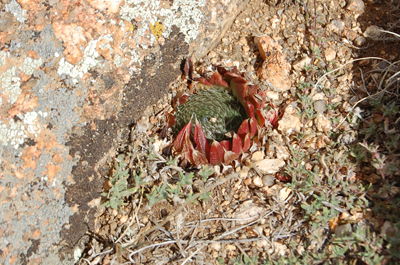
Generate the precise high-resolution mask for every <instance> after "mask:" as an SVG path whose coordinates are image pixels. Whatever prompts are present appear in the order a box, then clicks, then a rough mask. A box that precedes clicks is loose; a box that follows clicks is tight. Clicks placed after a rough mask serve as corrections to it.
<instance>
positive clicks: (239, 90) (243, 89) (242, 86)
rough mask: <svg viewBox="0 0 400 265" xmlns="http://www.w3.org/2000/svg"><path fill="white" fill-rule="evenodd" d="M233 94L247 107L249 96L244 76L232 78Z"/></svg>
mask: <svg viewBox="0 0 400 265" xmlns="http://www.w3.org/2000/svg"><path fill="white" fill-rule="evenodd" d="M230 87H231V89H232V94H233V95H234V96H235V97H236V98H237V99H238V100H239V102H240V103H241V104H242V105H243V107H245V106H246V105H245V102H246V97H247V81H246V79H244V78H243V77H236V78H234V79H232V80H231V86H230Z"/></svg>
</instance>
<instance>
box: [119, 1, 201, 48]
mask: <svg viewBox="0 0 400 265" xmlns="http://www.w3.org/2000/svg"><path fill="white" fill-rule="evenodd" d="M205 5H206V1H205V0H198V1H196V0H175V1H174V3H173V5H172V6H171V7H170V8H164V7H161V1H152V0H126V1H125V5H124V6H122V7H121V9H120V15H121V18H122V19H124V20H126V21H128V22H131V21H132V20H135V21H138V22H140V26H139V28H138V30H137V31H136V34H135V37H134V38H135V41H136V43H137V45H138V47H139V45H140V46H141V47H143V48H144V49H146V48H147V47H148V45H153V43H154V42H155V41H156V37H155V36H154V35H153V34H150V32H152V31H151V28H150V27H151V25H156V23H160V22H162V24H163V26H164V30H163V31H162V36H163V37H164V38H168V37H169V35H170V33H171V32H172V26H174V25H175V26H177V27H178V28H179V29H180V32H181V33H183V34H184V35H185V41H186V42H190V41H191V40H194V39H196V38H197V36H198V34H199V32H198V29H199V27H200V23H201V20H202V19H203V13H202V12H201V10H200V8H201V7H204V6H205ZM147 42H148V43H147Z"/></svg>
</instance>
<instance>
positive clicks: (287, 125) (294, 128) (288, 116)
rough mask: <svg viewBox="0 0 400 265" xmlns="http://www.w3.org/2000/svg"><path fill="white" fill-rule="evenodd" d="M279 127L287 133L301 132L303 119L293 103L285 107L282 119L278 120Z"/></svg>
mask: <svg viewBox="0 0 400 265" xmlns="http://www.w3.org/2000/svg"><path fill="white" fill-rule="evenodd" d="M278 124H279V125H278V129H279V130H280V131H281V132H282V133H283V134H286V135H290V134H292V133H294V132H299V131H300V129H301V121H300V118H299V116H297V110H296V108H295V107H294V106H293V105H289V106H287V107H286V109H285V113H284V114H283V116H282V119H281V120H280V121H279V122H278Z"/></svg>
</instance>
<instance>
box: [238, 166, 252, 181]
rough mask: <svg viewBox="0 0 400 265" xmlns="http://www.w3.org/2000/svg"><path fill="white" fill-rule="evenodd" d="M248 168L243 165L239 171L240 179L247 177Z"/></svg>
mask: <svg viewBox="0 0 400 265" xmlns="http://www.w3.org/2000/svg"><path fill="white" fill-rule="evenodd" d="M249 170H250V168H248V167H246V166H243V168H242V170H240V171H239V177H240V178H241V179H245V178H247V175H248V174H249Z"/></svg>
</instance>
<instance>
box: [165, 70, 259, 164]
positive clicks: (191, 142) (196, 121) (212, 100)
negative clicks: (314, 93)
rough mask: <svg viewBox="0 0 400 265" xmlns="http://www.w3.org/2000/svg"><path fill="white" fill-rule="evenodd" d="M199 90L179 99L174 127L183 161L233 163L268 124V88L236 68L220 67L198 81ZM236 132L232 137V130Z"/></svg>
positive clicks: (192, 162)
mask: <svg viewBox="0 0 400 265" xmlns="http://www.w3.org/2000/svg"><path fill="white" fill-rule="evenodd" d="M193 84H194V88H195V90H196V91H197V93H196V94H193V95H191V96H183V97H181V98H180V99H179V102H180V105H179V106H178V107H177V109H176V112H175V116H174V117H173V119H172V124H173V126H172V129H173V131H174V132H175V133H176V134H177V136H176V139H175V141H174V145H173V147H174V152H175V154H181V156H182V163H183V164H187V163H189V164H192V165H201V164H208V163H210V164H221V163H224V164H229V163H231V162H232V161H233V160H234V159H236V158H238V157H239V155H240V154H241V153H243V152H246V151H247V150H248V149H249V147H250V144H251V138H253V137H254V136H255V135H256V134H257V132H258V128H259V127H263V126H264V125H265V118H264V115H263V112H262V109H263V107H264V105H265V94H264V92H261V91H258V88H257V86H255V85H252V84H250V83H249V82H247V81H246V79H245V78H244V77H243V75H241V74H239V73H238V72H237V71H236V70H232V71H228V70H226V69H224V68H220V67H218V68H217V71H216V72H215V73H214V74H213V75H212V76H211V78H210V79H209V80H207V79H205V78H198V79H196V80H195V81H194V83H193ZM232 131H233V132H234V133H233V137H232V138H231V139H230V140H228V139H227V137H226V136H225V135H226V134H227V133H228V132H232Z"/></svg>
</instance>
